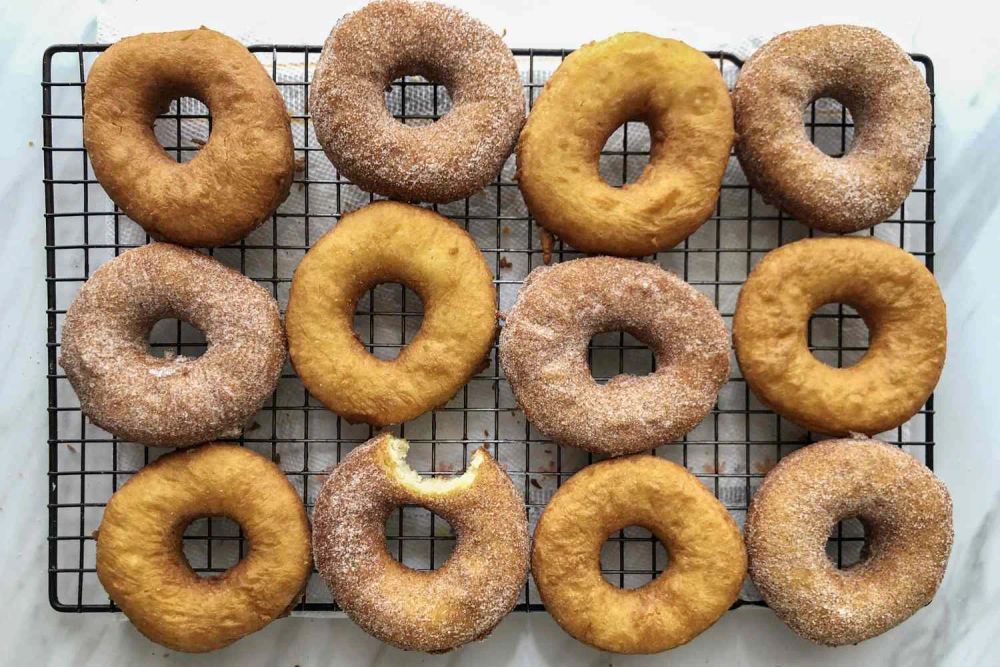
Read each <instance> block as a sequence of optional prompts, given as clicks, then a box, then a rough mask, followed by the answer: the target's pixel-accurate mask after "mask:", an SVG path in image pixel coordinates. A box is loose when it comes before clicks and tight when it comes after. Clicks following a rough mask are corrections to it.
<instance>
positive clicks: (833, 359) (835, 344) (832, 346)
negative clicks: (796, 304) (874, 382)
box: [808, 303, 870, 368]
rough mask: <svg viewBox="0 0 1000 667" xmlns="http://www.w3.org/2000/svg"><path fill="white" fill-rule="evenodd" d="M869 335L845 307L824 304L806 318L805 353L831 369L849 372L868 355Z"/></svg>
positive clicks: (853, 314) (864, 323) (861, 320)
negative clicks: (806, 343) (809, 352)
mask: <svg viewBox="0 0 1000 667" xmlns="http://www.w3.org/2000/svg"><path fill="white" fill-rule="evenodd" d="M869 335H870V334H869V331H868V324H867V323H866V322H865V320H864V318H863V317H861V315H859V314H858V311H857V310H855V309H854V308H852V307H851V306H848V305H846V304H840V303H829V304H825V305H823V306H820V307H819V308H817V309H816V310H815V312H813V314H812V316H811V317H810V318H809V332H808V343H809V350H810V351H811V352H812V353H813V356H814V357H816V358H817V359H818V360H820V361H822V362H823V363H824V364H827V365H828V366H833V367H834V368H849V367H850V366H853V365H855V364H856V363H858V362H859V361H861V359H862V358H864V356H865V353H866V352H867V351H868V344H869Z"/></svg>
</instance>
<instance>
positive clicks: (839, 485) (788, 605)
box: [746, 440, 952, 646]
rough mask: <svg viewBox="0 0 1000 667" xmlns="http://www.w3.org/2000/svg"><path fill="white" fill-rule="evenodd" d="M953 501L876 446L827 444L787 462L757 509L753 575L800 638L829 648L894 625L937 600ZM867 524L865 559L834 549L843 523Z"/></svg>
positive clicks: (911, 463)
mask: <svg viewBox="0 0 1000 667" xmlns="http://www.w3.org/2000/svg"><path fill="white" fill-rule="evenodd" d="M951 514H952V509H951V497H950V496H949V495H948V490H947V489H946V488H945V486H944V484H942V483H941V481H940V480H938V479H937V478H936V477H935V476H934V474H933V473H932V472H931V471H930V470H928V469H927V468H926V467H925V466H924V465H922V464H921V463H920V462H919V461H917V460H916V459H915V458H913V457H912V456H910V455H909V454H907V453H905V452H903V451H902V450H900V449H898V448H896V447H893V446H891V445H887V444H885V443H883V442H878V441H877V440H825V441H823V442H819V443H816V444H814V445H809V446H808V447H805V448H803V449H799V450H797V451H795V452H793V453H792V454H790V455H789V456H786V457H785V458H783V459H781V460H780V461H779V462H778V465H776V466H775V467H774V468H773V469H772V470H771V471H770V472H769V473H768V474H767V477H765V478H764V482H763V484H762V485H761V487H760V489H759V490H758V491H757V493H756V494H755V495H754V497H753V500H752V501H751V503H750V509H749V511H748V513H747V521H746V543H747V550H748V552H749V555H750V576H751V578H752V579H753V581H754V583H755V584H756V585H757V588H758V589H759V590H760V593H761V595H762V596H763V597H764V600H766V601H767V604H768V605H769V606H770V607H771V608H772V609H773V610H774V612H775V613H776V614H778V616H780V617H781V619H782V620H784V621H785V623H787V624H788V625H789V627H791V628H792V630H794V631H795V632H797V633H798V634H800V635H802V636H803V637H806V638H807V639H811V640H812V641H815V642H819V643H821V644H828V645H830V646H839V645H843V644H856V643H858V642H860V641H864V640H865V639H870V638H871V637H874V636H876V635H880V634H882V633H883V632H886V631H887V630H889V629H891V628H893V627H895V626H896V625H898V624H900V623H902V622H903V621H905V620H906V619H907V618H909V617H910V616H911V615H913V614H914V613H915V612H916V611H917V610H918V609H920V608H921V607H923V606H924V605H926V604H928V603H929V602H930V601H931V599H932V598H933V597H934V593H935V592H936V591H937V588H938V585H939V584H940V583H941V578H942V577H943V576H944V570H945V566H946V564H947V562H948V554H949V553H950V552H951V541H952V519H951ZM850 517H857V518H858V519H860V521H861V523H862V524H863V525H864V527H865V544H864V547H863V549H862V552H861V561H860V562H858V563H856V564H854V565H851V566H850V567H847V568H844V569H838V568H837V566H836V565H835V564H834V563H833V562H832V561H831V560H830V559H829V558H828V557H827V555H826V551H825V547H826V542H827V539H828V537H829V536H830V532H831V531H832V530H833V529H834V527H835V526H836V525H837V522H838V521H841V520H843V519H847V518H850Z"/></svg>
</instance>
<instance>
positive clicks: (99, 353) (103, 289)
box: [59, 243, 285, 447]
mask: <svg viewBox="0 0 1000 667" xmlns="http://www.w3.org/2000/svg"><path fill="white" fill-rule="evenodd" d="M171 317H173V318H177V319H180V320H184V321H185V322H188V323H190V324H191V325H193V326H195V327H197V328H198V329H200V330H201V331H202V332H204V334H205V339H206V341H207V342H208V349H206V350H205V353H204V354H203V355H201V356H200V357H198V358H194V359H192V358H188V357H184V356H180V355H178V356H174V357H166V358H160V357H154V356H152V355H151V354H150V353H149V350H148V349H147V344H146V336H147V334H148V333H149V331H150V329H151V328H152V327H153V325H154V324H155V323H156V322H157V321H159V320H161V319H164V318H171ZM284 363H285V335H284V331H283V330H282V326H281V315H280V314H279V312H278V304H277V302H276V301H275V300H274V298H273V297H272V296H271V295H270V294H269V293H268V291H267V290H265V289H264V288H262V287H260V286H259V285H257V284H256V283H255V282H254V281H252V280H250V279H249V278H247V277H245V276H243V275H241V274H240V273H238V272H236V271H234V270H232V269H230V268H229V267H227V266H225V265H223V264H221V263H220V262H218V261H217V260H215V259H212V258H211V257H206V256H205V255H202V254H199V253H197V252H195V251H193V250H188V249H187V248H181V247H179V246H175V245H171V244H168V243H154V244H152V245H147V246H142V247H140V248H135V249H133V250H127V251H126V252H124V253H122V254H121V255H120V256H118V257H116V258H115V259H113V260H111V261H109V262H106V263H105V264H103V265H101V267H100V268H98V269H97V271H95V272H94V274H93V275H92V276H91V277H90V279H89V280H87V282H86V283H84V285H83V287H82V288H81V289H80V293H79V294H78V295H77V297H76V298H75V299H74V300H73V303H71V304H70V307H69V309H68V310H67V311H66V320H65V322H64V324H63V330H62V349H61V354H60V357H59V364H60V365H61V366H62V367H63V369H64V370H65V371H66V377H67V378H69V381H70V383H71V384H72V385H73V389H74V390H75V391H76V394H77V396H78V397H79V399H80V407H81V409H82V410H83V412H84V413H85V414H86V415H87V417H88V418H90V420H91V421H92V422H94V423H95V424H97V425H98V426H100V427H101V428H103V429H104V430H106V431H108V432H110V433H112V434H114V435H116V436H118V437H119V438H122V439H124V440H129V441H133V442H140V443H143V444H146V445H158V446H170V447H183V446H185V445H191V444H196V443H199V442H208V441H209V440H215V439H218V438H228V437H235V436H238V435H239V434H240V432H241V431H242V430H243V426H244V425H245V424H246V422H247V421H248V420H249V419H250V418H251V417H253V415H254V414H255V413H256V412H257V410H258V409H260V406H261V405H263V403H264V401H265V399H267V397H268V396H269V395H270V394H271V393H272V392H273V391H274V388H275V386H277V383H278V378H279V377H280V375H281V367H282V366H283V365H284Z"/></svg>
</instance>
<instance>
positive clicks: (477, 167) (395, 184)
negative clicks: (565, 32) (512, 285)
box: [309, 0, 524, 203]
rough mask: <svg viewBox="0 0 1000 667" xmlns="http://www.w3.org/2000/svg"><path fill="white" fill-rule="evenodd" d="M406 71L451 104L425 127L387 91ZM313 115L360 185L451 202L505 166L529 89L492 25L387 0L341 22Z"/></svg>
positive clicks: (431, 6) (313, 94)
mask: <svg viewBox="0 0 1000 667" xmlns="http://www.w3.org/2000/svg"><path fill="white" fill-rule="evenodd" d="M404 75H420V76H423V77H426V78H427V79H428V80H430V81H432V82H434V83H436V84H440V85H443V86H444V87H445V88H447V90H448V94H449V95H450V97H451V100H452V107H451V109H450V110H449V111H448V112H447V113H446V114H445V115H444V116H442V117H441V118H440V119H438V120H437V121H436V122H434V123H431V124H427V125H423V126H419V127H418V126H413V125H403V124H402V123H400V122H399V121H397V120H396V119H395V118H393V117H392V115H391V114H390V113H389V110H388V109H387V108H386V103H385V91H386V90H387V89H388V88H389V86H390V84H391V83H392V81H393V80H395V79H397V78H399V77H401V76H404ZM309 112H310V114H311V116H312V120H313V126H314V127H315V128H316V138H317V139H319V143H320V144H321V145H322V146H323V149H324V150H325V151H326V155H327V157H329V158H330V161H331V162H332V163H333V164H334V166H335V167H336V168H337V171H339V172H340V173H341V174H343V175H344V176H346V177H347V178H349V179H350V180H351V181H352V182H353V183H355V184H356V185H358V186H359V187H361V188H363V189H364V190H368V191H370V192H377V193H378V194H382V195H386V196H389V197H393V198H396V199H402V200H405V201H427V202H438V203H444V202H449V201H454V200H456V199H461V198H462V197H467V196H468V195H470V194H472V193H474V192H476V191H477V190H479V189H480V188H482V187H483V186H484V185H486V184H487V183H489V182H490V180H491V179H492V178H493V177H495V176H496V175H497V173H498V172H499V171H500V168H501V167H502V166H503V164H504V162H505V161H506V159H507V156H509V155H510V153H511V150H513V148H514V142H516V141H517V134H518V132H519V131H520V130H521V125H522V124H523V123H524V92H523V90H522V87H521V75H520V73H519V72H518V68H517V63H516V62H515V61H514V56H513V55H512V54H511V52H510V49H508V48H507V47H506V46H505V45H504V43H503V40H502V39H501V38H500V36H499V35H497V34H496V33H495V32H493V31H492V30H490V28H489V27H488V26H486V25H485V24H483V23H481V22H480V21H478V20H476V19H474V18H472V17H471V16H469V15H468V14H466V13H465V12H463V11H460V10H458V9H454V8H452V7H447V6H445V5H441V4H438V3H435V2H405V1H403V0H379V1H378V2H372V3H370V4H368V5H366V6H365V7H363V8H362V9H361V10H360V11H357V12H354V13H353V14H348V15H347V16H345V17H343V18H342V19H341V20H340V21H339V22H338V23H337V25H336V26H334V28H333V31H332V32H331V33H330V36H329V37H328V38H327V40H326V43H325V44H324V45H323V52H322V53H321V54H320V58H319V64H318V65H317V68H316V76H315V78H314V80H313V83H312V87H311V90H310V94H309Z"/></svg>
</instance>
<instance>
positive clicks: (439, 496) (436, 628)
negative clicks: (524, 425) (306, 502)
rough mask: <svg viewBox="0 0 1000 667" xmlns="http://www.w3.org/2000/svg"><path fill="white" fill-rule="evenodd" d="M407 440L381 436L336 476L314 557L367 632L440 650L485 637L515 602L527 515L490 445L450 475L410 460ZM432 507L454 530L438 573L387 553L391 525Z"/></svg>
mask: <svg viewBox="0 0 1000 667" xmlns="http://www.w3.org/2000/svg"><path fill="white" fill-rule="evenodd" d="M408 448H409V444H408V443H407V442H406V441H405V440H402V439H400V438H395V437H393V436H391V435H390V434H388V433H383V434H380V435H378V436H376V437H375V438H373V439H371V440H369V441H368V442H367V443H365V444H364V445H362V446H360V447H358V448H357V449H355V450H354V451H352V452H351V453H350V454H349V455H348V456H347V457H346V458H345V459H344V460H343V461H341V463H340V464H339V465H338V466H337V467H336V468H335V469H334V470H333V472H331V473H330V475H329V476H328V477H327V479H326V481H325V482H324V484H323V488H322V489H321V490H320V494H319V497H318V498H317V500H316V509H315V511H314V512H313V525H314V538H313V551H314V553H315V558H316V565H317V567H318V569H319V572H320V574H321V575H322V576H323V579H324V580H325V581H326V583H327V585H328V586H329V587H330V591H331V593H332V594H333V597H334V599H335V600H336V601H337V603H338V604H339V605H340V606H341V607H342V608H343V609H344V611H345V612H347V614H348V616H350V617H351V619H352V620H354V622H355V623H357V624H358V625H360V626H361V627H362V628H363V629H364V630H365V631H366V632H368V633H370V634H372V635H374V636H375V637H377V638H378V639H380V640H382V641H385V642H389V643H391V644H394V645H395V646H398V647H399V648H403V649H408V650H419V651H427V652H432V653H439V652H443V651H449V650H451V649H454V648H457V647H458V646H461V645H462V644H465V643H468V642H470V641H474V640H478V639H482V638H484V637H485V636H486V635H488V634H489V633H490V632H491V631H492V630H493V628H494V627H496V625H497V624H498V623H499V622H500V621H501V620H502V619H503V617H504V616H506V615H507V613H508V612H509V611H510V610H511V609H512V608H513V607H514V605H515V604H516V603H517V599H518V596H519V594H520V591H521V587H522V586H523V584H524V579H525V576H526V574H527V568H528V532H527V518H526V516H525V512H524V504H523V499H522V497H521V495H520V493H519V492H518V491H517V489H515V488H514V484H513V482H511V480H510V478H509V477H508V476H507V474H506V473H505V472H504V471H503V469H502V468H501V467H500V466H499V465H498V464H497V463H496V461H494V460H493V458H492V457H491V456H490V455H489V453H488V452H487V451H486V450H485V449H479V450H477V451H476V452H475V453H474V454H473V455H472V458H471V460H470V461H469V467H468V469H467V470H466V471H465V472H464V473H463V474H462V475H461V476H458V477H455V478H452V479H448V480H444V479H435V478H432V479H426V478H423V477H421V476H420V475H419V474H418V473H416V472H415V471H413V470H412V469H411V468H410V467H409V466H408V465H407V463H406V458H405V457H406V452H407V450H408ZM404 504H416V505H421V506H423V507H426V508H427V509H429V510H431V511H432V512H434V513H435V514H438V515H440V516H441V517H442V518H443V519H444V520H445V521H447V522H448V523H449V524H450V525H451V527H452V529H453V530H454V532H455V536H456V542H455V547H454V550H453V551H452V553H451V556H450V557H449V558H448V560H447V561H446V562H445V563H444V564H443V565H441V567H439V568H437V569H435V570H433V571H417V570H413V569H410V568H408V567H406V566H405V565H403V564H401V563H399V562H398V561H397V560H395V559H394V558H393V557H392V555H390V554H389V552H388V550H387V549H386V545H385V537H384V530H385V521H386V519H387V518H388V516H389V514H390V513H391V512H392V511H393V510H394V509H396V508H398V507H399V506H401V505H404Z"/></svg>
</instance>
